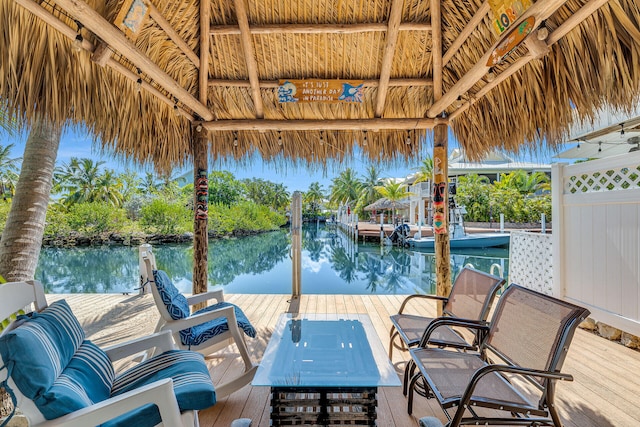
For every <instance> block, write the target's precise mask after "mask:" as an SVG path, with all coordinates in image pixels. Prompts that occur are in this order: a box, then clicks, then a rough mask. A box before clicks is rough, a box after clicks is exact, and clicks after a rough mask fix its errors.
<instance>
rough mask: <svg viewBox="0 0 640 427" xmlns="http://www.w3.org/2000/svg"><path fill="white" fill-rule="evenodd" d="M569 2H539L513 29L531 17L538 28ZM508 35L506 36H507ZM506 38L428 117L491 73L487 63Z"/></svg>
mask: <svg viewBox="0 0 640 427" xmlns="http://www.w3.org/2000/svg"><path fill="white" fill-rule="evenodd" d="M566 1H567V0H547V1H538V2H536V3H534V4H533V5H532V6H531V7H530V8H529V9H527V10H526V11H525V12H524V14H523V15H522V16H521V17H520V19H518V21H516V22H515V23H514V24H513V25H512V26H511V28H512V29H516V28H518V25H520V23H521V22H522V21H524V20H525V19H527V18H528V17H530V16H533V17H535V19H536V23H535V25H536V26H538V25H540V23H541V22H542V21H544V20H545V19H547V18H548V17H549V16H551V15H552V14H553V13H554V12H555V11H556V10H557V9H558V8H559V7H561V6H562V5H563V4H564V3H566ZM505 35H506V34H505ZM503 38H504V36H503V37H501V38H500V39H498V40H497V41H496V43H494V45H493V46H492V47H491V48H490V49H489V50H488V51H487V52H486V53H485V54H484V55H483V56H482V58H480V60H479V61H478V62H477V63H476V64H475V65H474V66H473V67H471V69H470V70H469V71H467V73H466V74H465V75H464V76H462V78H461V79H460V80H458V81H457V82H456V84H454V85H453V86H452V87H451V89H449V91H447V93H445V94H444V95H443V96H442V98H440V100H438V101H436V102H435V103H434V104H433V105H432V106H431V108H429V110H428V111H427V116H428V117H436V116H438V115H439V114H441V113H442V112H443V111H444V110H446V109H447V108H448V107H449V106H450V105H451V104H452V103H453V102H454V101H456V100H457V99H458V97H459V96H461V95H462V94H464V93H466V92H467V91H468V90H469V89H471V87H472V86H473V85H475V84H476V83H477V82H478V81H480V80H481V79H482V78H483V77H484V76H485V75H486V74H487V71H489V67H488V66H487V61H488V60H489V57H490V56H491V54H492V52H493V50H494V49H495V48H496V47H497V46H498V44H499V43H500V42H501V41H502V39H503Z"/></svg>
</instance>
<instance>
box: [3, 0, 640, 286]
mask: <svg viewBox="0 0 640 427" xmlns="http://www.w3.org/2000/svg"><path fill="white" fill-rule="evenodd" d="M530 3H531V2H530V1H529V0H515V1H501V0H487V1H482V0H469V1H465V2H460V1H457V0H405V1H402V0H377V1H365V2H362V1H357V2H356V1H352V0H342V1H326V2H310V1H299V0H287V1H255V0H249V1H246V2H245V1H243V0H232V1H231V0H183V1H169V0H118V1H111V2H105V1H103V0H88V1H85V0H43V1H34V0H0V26H1V28H2V31H0V46H2V48H1V49H0V100H1V101H2V102H3V103H4V104H5V105H6V106H7V107H8V109H9V112H10V113H11V114H13V115H15V116H17V117H18V118H19V119H21V120H23V121H24V122H25V123H29V124H31V123H35V121H36V119H38V118H44V119H46V120H47V121H48V122H50V123H53V124H54V125H57V126H62V125H63V124H65V123H69V122H71V123H84V124H86V126H87V127H88V129H89V130H90V131H91V132H92V133H93V134H94V135H95V137H96V139H97V140H98V141H100V143H101V144H102V145H103V146H104V147H105V148H106V149H108V150H111V151H113V152H114V153H116V154H117V155H120V156H123V157H126V158H128V159H133V160H137V161H139V162H141V163H148V162H151V163H153V164H154V165H155V166H156V167H157V168H158V169H159V170H165V171H166V170H169V169H171V168H172V167H174V166H181V165H184V164H186V163H191V162H193V163H194V165H195V167H194V169H195V174H196V176H195V177H196V179H198V178H200V179H201V181H200V183H201V184H202V183H206V171H207V169H208V164H207V161H208V160H209V159H236V160H242V159H244V158H246V156H250V155H254V154H258V155H260V156H261V157H262V158H263V159H264V160H266V161H272V162H293V163H298V164H301V165H317V164H323V163H326V162H330V161H332V160H335V161H341V160H342V159H344V158H347V157H349V156H350V155H351V153H352V151H353V149H354V147H356V146H357V147H358V148H359V149H360V151H361V152H362V153H364V155H365V156H366V157H368V158H369V159H371V160H372V161H385V160H394V159H399V158H408V157H412V156H415V155H416V153H419V152H420V150H419V147H420V146H421V145H422V144H425V143H426V142H427V140H430V139H433V141H434V161H435V177H434V182H435V183H436V186H435V188H436V190H435V194H434V201H435V203H436V215H435V216H436V217H437V218H441V219H442V221H443V223H442V224H441V225H442V227H436V233H438V238H439V240H438V242H439V244H438V248H439V249H437V251H436V253H437V255H438V257H439V259H440V260H441V261H440V262H438V265H439V267H438V268H439V269H440V270H441V271H442V274H441V275H440V277H439V278H440V280H439V282H441V283H443V284H444V286H446V284H447V283H448V281H449V277H448V274H449V273H448V262H447V261H446V259H447V258H448V236H447V235H446V230H447V228H446V218H447V216H446V206H445V205H446V203H445V202H442V203H441V204H442V206H441V209H440V210H439V208H438V206H440V205H438V203H440V202H439V201H442V200H444V201H446V200H447V198H446V191H447V189H446V185H445V183H446V176H447V174H446V160H447V135H448V129H449V128H450V129H451V130H452V132H453V135H455V137H456V139H457V140H458V142H459V144H460V145H461V146H462V147H463V148H464V150H465V152H466V153H467V154H468V155H470V156H471V157H479V156H480V155H481V154H483V153H484V152H486V151H487V150H490V149H494V148H498V149H506V150H509V151H516V152H517V151H519V150H522V149H533V150H538V149H541V148H543V149H544V148H553V147H554V146H556V145H557V144H559V143H560V142H561V141H562V137H563V136H564V135H565V134H566V133H567V132H568V128H569V126H570V125H571V124H572V122H573V121H574V120H576V118H582V119H585V118H589V117H591V115H592V114H593V111H594V109H595V108H596V107H600V106H602V105H603V104H610V105H612V106H613V107H614V108H619V109H626V108H629V106H630V105H632V103H633V101H635V100H637V99H638V95H639V94H640V66H639V65H638V64H639V58H640V30H639V26H640V7H639V5H638V2H637V1H636V0H610V1H607V0H568V1H565V0H537V1H536V2H535V3H532V4H530ZM199 171H200V172H199ZM438 184H440V185H438ZM205 208H206V207H205ZM205 214H206V212H205ZM198 215H199V214H198V213H196V219H195V223H196V251H195V252H196V257H202V256H203V255H202V248H203V246H202V245H205V246H204V248H205V249H206V215H203V214H202V212H200V215H199V216H198ZM436 222H437V219H436ZM203 227H204V234H203ZM203 240H204V241H205V242H203ZM198 259H200V260H202V258H198ZM204 263H205V268H204V273H205V274H206V256H205V258H204ZM198 264H200V266H198ZM195 269H196V271H195V272H194V284H195V283H196V282H201V281H202V277H204V283H205V287H206V275H205V276H201V274H200V273H198V272H199V271H200V270H201V269H202V263H201V262H196V267H195ZM196 273H197V274H196Z"/></svg>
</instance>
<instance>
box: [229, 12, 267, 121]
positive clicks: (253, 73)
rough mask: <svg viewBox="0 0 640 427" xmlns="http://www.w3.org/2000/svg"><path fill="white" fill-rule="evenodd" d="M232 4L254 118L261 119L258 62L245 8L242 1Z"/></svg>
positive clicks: (261, 105)
mask: <svg viewBox="0 0 640 427" xmlns="http://www.w3.org/2000/svg"><path fill="white" fill-rule="evenodd" d="M233 4H234V5H235V7H236V16H237V18H238V27H239V28H240V44H241V45H242V51H243V53H244V59H245V62H246V63H247V71H248V74H249V82H250V83H251V93H252V95H253V105H254V108H255V109H256V118H258V119H261V118H263V117H264V105H263V102H262V95H261V94H260V78H259V76H258V62H257V61H256V56H255V54H254V51H253V41H252V40H251V31H250V29H249V17H248V16H247V8H246V6H245V4H244V0H233Z"/></svg>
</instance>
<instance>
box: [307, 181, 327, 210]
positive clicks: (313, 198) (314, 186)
mask: <svg viewBox="0 0 640 427" xmlns="http://www.w3.org/2000/svg"><path fill="white" fill-rule="evenodd" d="M303 199H304V202H305V203H306V204H307V205H308V206H309V210H310V211H311V213H312V215H314V216H315V217H317V215H318V210H319V208H320V204H321V203H322V201H323V200H324V191H323V190H322V186H321V185H320V183H318V182H312V183H311V185H309V190H307V191H306V192H305V193H304V197H303Z"/></svg>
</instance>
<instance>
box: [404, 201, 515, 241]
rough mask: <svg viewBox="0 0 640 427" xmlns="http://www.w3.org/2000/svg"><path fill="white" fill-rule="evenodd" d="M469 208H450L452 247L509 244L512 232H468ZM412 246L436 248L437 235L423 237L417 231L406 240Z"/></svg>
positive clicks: (450, 239)
mask: <svg viewBox="0 0 640 427" xmlns="http://www.w3.org/2000/svg"><path fill="white" fill-rule="evenodd" d="M466 213H467V210H466V209H465V207H464V206H456V207H454V208H452V209H450V215H451V219H452V221H451V225H450V226H449V235H450V238H449V245H450V247H451V249H457V248H491V247H495V246H506V245H508V244H509V239H510V234H509V233H505V232H503V231H501V232H495V233H471V234H469V233H467V232H466V231H465V229H464V214H466ZM406 242H407V243H408V244H409V246H410V247H415V248H420V249H434V245H435V237H422V236H420V234H419V233H416V235H415V236H414V237H410V238H408V239H407V240H406Z"/></svg>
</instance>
